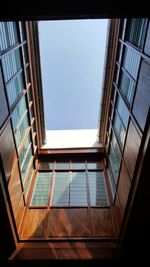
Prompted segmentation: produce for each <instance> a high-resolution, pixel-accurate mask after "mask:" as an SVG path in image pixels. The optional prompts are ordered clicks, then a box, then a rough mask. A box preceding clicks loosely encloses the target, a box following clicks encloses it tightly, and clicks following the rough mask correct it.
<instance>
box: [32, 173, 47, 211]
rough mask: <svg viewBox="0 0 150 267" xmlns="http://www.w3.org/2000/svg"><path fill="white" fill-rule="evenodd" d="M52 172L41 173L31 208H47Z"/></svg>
mask: <svg viewBox="0 0 150 267" xmlns="http://www.w3.org/2000/svg"><path fill="white" fill-rule="evenodd" d="M51 180H52V172H39V173H38V176H37V180H36V185H35V188H34V192H33V196H32V200H31V206H47V205H48V194H49V190H50V183H51Z"/></svg>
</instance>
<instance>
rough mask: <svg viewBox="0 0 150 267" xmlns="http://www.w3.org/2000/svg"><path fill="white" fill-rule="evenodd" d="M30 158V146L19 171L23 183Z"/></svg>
mask: <svg viewBox="0 0 150 267" xmlns="http://www.w3.org/2000/svg"><path fill="white" fill-rule="evenodd" d="M31 158H32V149H31V146H30V148H29V150H28V153H27V156H26V159H25V161H24V163H23V167H22V169H21V178H22V181H23V182H24V180H25V177H26V175H27V172H28V168H29V164H30V160H31Z"/></svg>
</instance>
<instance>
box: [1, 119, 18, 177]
mask: <svg viewBox="0 0 150 267" xmlns="http://www.w3.org/2000/svg"><path fill="white" fill-rule="evenodd" d="M0 153H1V156H2V161H3V166H4V170H5V176H6V179H7V181H8V179H9V177H10V175H11V172H12V168H13V165H14V163H15V161H16V159H17V156H16V150H15V145H14V140H13V136H12V130H11V125H10V122H9V123H8V125H7V126H6V128H5V129H4V131H3V133H2V135H1V136H0Z"/></svg>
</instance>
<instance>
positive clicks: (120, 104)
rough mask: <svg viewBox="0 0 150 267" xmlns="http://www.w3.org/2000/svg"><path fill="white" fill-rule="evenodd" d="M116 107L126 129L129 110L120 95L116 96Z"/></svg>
mask: <svg viewBox="0 0 150 267" xmlns="http://www.w3.org/2000/svg"><path fill="white" fill-rule="evenodd" d="M116 107H117V110H118V112H119V115H120V117H121V119H122V121H123V124H124V126H125V128H126V129H127V125H128V121H129V111H128V108H127V106H126V104H125V103H124V101H123V99H122V97H121V96H118V99H117V104H116Z"/></svg>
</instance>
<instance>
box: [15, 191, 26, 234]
mask: <svg viewBox="0 0 150 267" xmlns="http://www.w3.org/2000/svg"><path fill="white" fill-rule="evenodd" d="M24 210H25V205H24V201H23V196H22V197H21V199H20V202H19V205H18V211H17V216H16V224H17V228H18V230H19V227H20V225H21V220H22V216H23V214H24Z"/></svg>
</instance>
